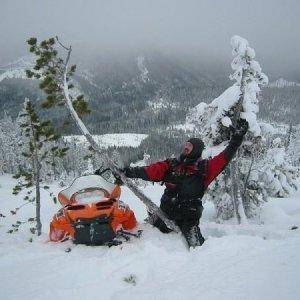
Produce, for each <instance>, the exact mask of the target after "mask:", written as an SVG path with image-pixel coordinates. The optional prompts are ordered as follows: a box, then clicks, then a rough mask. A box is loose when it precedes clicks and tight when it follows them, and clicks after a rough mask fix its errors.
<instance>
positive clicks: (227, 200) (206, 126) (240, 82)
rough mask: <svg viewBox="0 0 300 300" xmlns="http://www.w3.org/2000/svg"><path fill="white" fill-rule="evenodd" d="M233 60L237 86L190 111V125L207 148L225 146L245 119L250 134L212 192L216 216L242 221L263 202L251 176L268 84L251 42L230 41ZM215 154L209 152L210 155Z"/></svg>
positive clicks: (257, 147)
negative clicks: (260, 109) (261, 105)
mask: <svg viewBox="0 0 300 300" xmlns="http://www.w3.org/2000/svg"><path fill="white" fill-rule="evenodd" d="M231 45H232V48H233V50H232V54H233V55H234V59H233V61H232V63H231V67H232V69H233V71H234V73H233V74H232V75H231V76H230V78H231V79H232V80H234V81H235V83H234V84H233V85H232V86H231V87H230V88H228V89H227V90H226V91H225V92H224V93H223V94H222V95H220V96H219V97H218V98H216V99H214V100H213V101H212V102H211V103H210V104H206V103H203V102H202V103H200V104H199V105H197V106H196V107H195V108H194V109H192V110H191V111H190V113H189V114H188V116H187V123H192V125H194V126H195V130H196V132H197V133H198V134H199V135H200V136H201V137H202V139H203V140H204V142H205V143H206V144H207V145H208V146H218V151H220V148H221V147H222V146H224V141H228V140H229V139H230V136H231V133H232V130H234V128H235V127H236V125H237V122H238V121H239V119H240V118H242V119H246V120H247V122H248V124H249V131H248V134H247V135H246V137H245V141H244V144H243V147H242V148H241V149H240V150H239V151H238V153H237V155H236V161H235V159H234V160H233V162H232V163H231V166H230V168H227V169H226V171H225V172H224V173H223V174H222V175H221V176H220V177H219V178H218V179H217V180H216V181H215V182H214V184H213V185H212V187H211V189H210V197H211V199H213V201H214V203H215V205H216V208H217V214H218V216H219V217H222V218H225V219H227V218H230V217H232V216H234V215H236V217H237V219H238V221H239V222H243V221H245V217H244V216H247V217H250V216H252V215H253V206H256V205H259V203H260V202H261V200H262V199H263V195H262V192H261V191H260V189H259V188H257V187H256V189H255V190H252V189H251V187H250V185H249V181H248V180H249V174H250V173H251V168H252V166H253V161H254V160H255V159H256V155H257V152H258V151H259V142H260V140H261V137H260V135H261V130H260V126H259V124H258V120H257V113H258V102H259V99H260V98H259V92H260V86H262V85H265V84H266V83H267V82H268V78H267V76H266V75H265V74H263V73H262V71H261V67H260V65H259V63H258V62H257V61H256V60H254V57H255V52H254V50H253V49H252V48H251V47H249V44H248V41H247V40H245V39H243V38H241V37H239V36H234V37H232V39H231ZM212 151H213V150H212ZM212 154H214V153H213V152H210V153H209V152H208V153H207V155H208V156H210V155H212Z"/></svg>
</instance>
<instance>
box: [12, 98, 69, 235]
mask: <svg viewBox="0 0 300 300" xmlns="http://www.w3.org/2000/svg"><path fill="white" fill-rule="evenodd" d="M19 122H20V123H19V126H20V128H21V131H22V134H23V137H24V145H23V152H22V155H23V157H24V159H25V160H26V162H27V164H26V165H25V166H24V167H21V166H20V169H19V171H18V172H17V174H15V175H14V178H16V179H18V184H17V185H16V186H15V187H14V189H13V194H14V195H17V194H19V193H20V192H21V191H22V190H23V189H25V190H26V195H25V197H24V200H25V201H26V203H35V206H36V212H35V218H30V220H29V221H33V220H35V221H36V226H35V227H32V228H31V229H30V230H31V232H32V233H37V235H40V234H41V229H42V223H41V217H40V209H41V189H44V190H48V189H49V187H48V186H47V185H42V183H41V181H42V180H41V171H42V163H45V164H46V165H48V166H53V164H55V162H54V161H53V157H59V158H62V157H63V156H64V155H65V154H66V151H67V150H68V148H59V147H57V146H53V147H51V148H50V149H48V148H47V146H48V145H49V144H51V143H53V142H54V141H56V140H57V139H58V137H59V136H58V135H57V134H55V131H54V128H53V126H52V125H51V123H50V122H49V121H40V119H39V117H38V115H37V113H36V111H35V108H34V106H33V105H32V103H31V102H30V101H29V99H25V102H24V109H23V111H22V112H21V113H20V115H19ZM50 196H52V198H53V200H54V201H56V198H55V197H54V196H53V194H52V193H50ZM19 209H20V207H18V208H16V209H15V211H13V212H14V213H16V212H17V210H19ZM17 225H21V223H20V222H19V223H18V224H17ZM13 227H14V230H13V231H17V230H15V229H18V226H13Z"/></svg>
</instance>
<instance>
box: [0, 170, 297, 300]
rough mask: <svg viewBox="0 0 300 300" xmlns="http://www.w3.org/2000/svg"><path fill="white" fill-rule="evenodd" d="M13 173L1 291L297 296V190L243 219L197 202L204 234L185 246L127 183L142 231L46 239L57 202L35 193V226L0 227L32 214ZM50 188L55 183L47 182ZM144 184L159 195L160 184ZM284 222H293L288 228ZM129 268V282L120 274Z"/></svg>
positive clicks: (1, 250)
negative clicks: (109, 243)
mask: <svg viewBox="0 0 300 300" xmlns="http://www.w3.org/2000/svg"><path fill="white" fill-rule="evenodd" d="M13 184H14V180H13V179H12V178H11V177H10V176H8V175H6V176H0V199H1V200H0V201H1V202H0V203H1V206H0V213H2V214H4V215H5V216H6V217H5V218H2V217H1V218H0V270H1V271H0V291H1V292H0V295H1V297H0V298H1V299H24V300H25V299H43V300H46V299H51V300H52V299H251V300H253V299H300V285H299V282H300V281H299V270H300V251H299V249H300V193H299V192H298V193H297V194H295V195H294V196H293V197H291V198H287V199H271V200H270V201H269V202H268V203H266V205H265V206H264V207H263V208H262V209H261V213H260V216H259V217H258V218H257V220H255V221H253V222H251V223H250V224H247V225H242V226H241V225H236V224H234V222H227V223H225V224H217V223H216V222H214V220H213V215H214V208H213V206H212V205H211V204H210V203H205V210H204V215H203V218H202V219H201V228H202V232H203V235H204V236H205V237H206V239H207V240H206V242H205V243H204V245H203V246H202V247H200V248H197V249H194V250H191V251H188V250H187V248H186V246H185V243H184V240H183V239H182V237H181V235H179V234H175V233H172V234H168V235H165V234H162V233H160V232H159V231H158V230H157V229H155V228H152V227H151V226H150V225H148V224H144V223H143V218H144V217H145V216H146V211H145V208H144V206H143V205H142V204H141V203H140V202H139V201H138V200H137V199H136V198H135V196H133V194H132V193H131V192H130V191H129V190H128V189H127V188H123V195H122V199H123V200H124V201H126V202H127V203H128V204H129V205H130V207H131V208H132V209H133V210H134V211H135V213H136V216H137V218H138V219H139V221H140V222H141V223H140V225H139V228H140V229H143V230H144V232H143V235H142V237H141V238H140V239H138V240H137V239H132V240H131V241H130V242H128V243H124V244H122V245H121V246H118V247H112V248H106V247H88V246H83V245H77V246H76V247H74V248H72V251H71V252H69V253H67V252H65V249H66V248H67V247H73V246H72V244H71V243H70V242H65V243H60V244H55V243H51V242H48V237H47V233H48V224H49V221H50V220H51V218H52V215H53V214H54V213H55V212H56V211H57V210H58V208H59V206H58V205H55V204H54V203H53V202H51V200H50V198H49V197H47V195H46V194H45V193H43V199H42V221H43V234H42V236H41V237H40V238H34V241H33V242H32V243H30V242H29V241H28V240H29V238H30V237H31V236H32V235H31V234H30V233H29V232H28V227H27V226H25V225H24V228H21V229H20V232H18V233H15V234H7V233H6V232H7V230H8V229H9V228H10V224H11V223H13V222H15V221H16V220H25V219H27V218H28V217H30V216H33V212H34V207H33V206H25V207H24V208H23V209H22V210H20V211H19V213H18V214H17V215H11V214H10V212H9V211H10V210H11V209H14V208H15V207H16V206H19V205H21V204H22V200H21V198H20V196H18V197H16V196H13V195H12V194H11V188H12V186H13ZM51 189H52V190H53V191H56V192H57V191H58V190H59V189H60V188H59V187H58V186H57V185H55V184H53V185H51ZM144 191H145V192H146V194H147V195H149V196H151V197H152V199H154V200H155V202H157V203H158V202H159V198H160V195H161V193H162V187H161V186H159V185H154V186H153V185H148V186H147V187H146V188H145V189H144ZM292 226H298V227H299V228H298V229H295V230H291V228H292ZM131 275H132V277H133V278H135V282H136V283H135V284H134V283H127V282H125V281H124V278H129V277H130V276H131Z"/></svg>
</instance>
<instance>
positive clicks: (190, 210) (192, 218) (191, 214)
mask: <svg viewBox="0 0 300 300" xmlns="http://www.w3.org/2000/svg"><path fill="white" fill-rule="evenodd" d="M160 208H161V210H162V211H163V212H164V213H165V214H166V215H167V216H168V217H169V218H170V219H171V220H173V221H175V223H176V224H177V225H178V227H179V228H180V230H181V231H182V233H183V234H184V233H186V232H188V231H190V229H191V228H192V227H195V226H198V225H199V221H200V218H201V216H202V211H203V206H202V201H201V199H199V198H195V199H184V198H179V197H178V196H173V197H172V196H170V195H168V194H167V193H164V194H163V196H162V198H161V204H160ZM153 225H154V226H155V227H157V228H158V229H159V230H160V231H161V232H163V233H169V232H171V231H172V230H171V229H169V228H168V227H167V226H166V225H165V223H164V222H163V221H162V220H161V219H157V220H156V221H155V222H154V224H153Z"/></svg>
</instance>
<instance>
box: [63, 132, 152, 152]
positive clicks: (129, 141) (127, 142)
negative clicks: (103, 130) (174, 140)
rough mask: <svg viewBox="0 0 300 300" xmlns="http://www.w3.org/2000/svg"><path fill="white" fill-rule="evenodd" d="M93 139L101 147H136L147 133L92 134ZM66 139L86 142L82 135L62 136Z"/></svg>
mask: <svg viewBox="0 0 300 300" xmlns="http://www.w3.org/2000/svg"><path fill="white" fill-rule="evenodd" d="M93 137H94V139H95V140H96V142H97V143H98V145H100V147H101V148H104V149H106V148H108V147H114V146H116V147H138V146H139V145H140V144H141V142H142V141H143V140H144V139H146V138H147V137H148V135H147V134H138V133H108V134H102V135H93ZM64 139H65V140H66V141H69V142H71V141H75V142H77V143H87V141H86V139H85V137H84V136H83V135H67V136H64Z"/></svg>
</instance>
